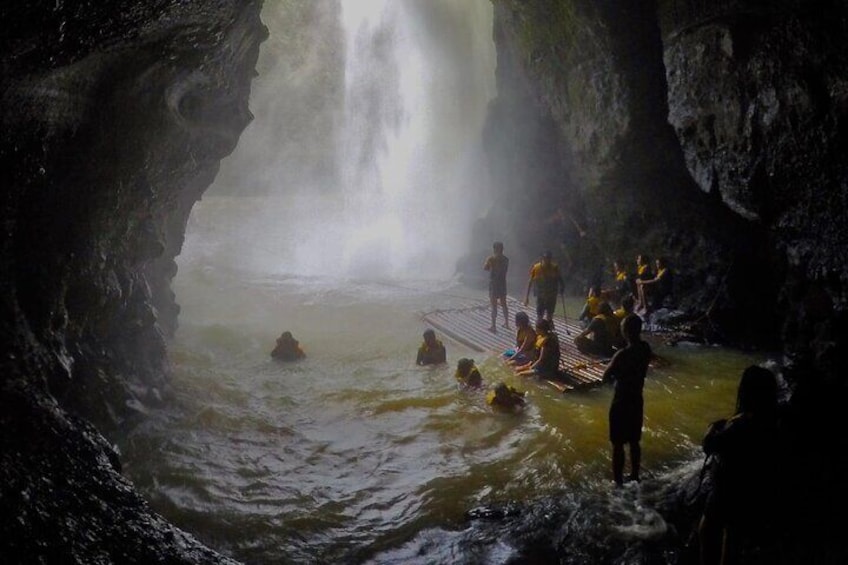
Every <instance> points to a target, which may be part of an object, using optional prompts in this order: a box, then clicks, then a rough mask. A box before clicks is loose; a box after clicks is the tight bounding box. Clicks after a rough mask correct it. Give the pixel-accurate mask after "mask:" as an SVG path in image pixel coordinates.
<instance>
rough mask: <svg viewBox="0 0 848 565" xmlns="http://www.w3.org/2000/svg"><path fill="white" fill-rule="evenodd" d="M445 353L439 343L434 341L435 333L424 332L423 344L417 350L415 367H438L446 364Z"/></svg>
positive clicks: (436, 340) (431, 331) (443, 347)
mask: <svg viewBox="0 0 848 565" xmlns="http://www.w3.org/2000/svg"><path fill="white" fill-rule="evenodd" d="M447 357H448V356H447V351H446V350H445V346H444V345H443V344H442V342H441V341H439V340H438V339H436V332H434V331H433V330H430V329H427V330H424V343H422V344H421V347H419V348H418V357H416V358H415V364H416V365H438V364H439V363H446V362H447Z"/></svg>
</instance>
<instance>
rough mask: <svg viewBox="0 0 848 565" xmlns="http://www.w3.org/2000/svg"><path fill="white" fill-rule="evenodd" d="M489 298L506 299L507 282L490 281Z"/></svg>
mask: <svg viewBox="0 0 848 565" xmlns="http://www.w3.org/2000/svg"><path fill="white" fill-rule="evenodd" d="M489 296H490V297H491V298H506V281H493V280H490V281H489Z"/></svg>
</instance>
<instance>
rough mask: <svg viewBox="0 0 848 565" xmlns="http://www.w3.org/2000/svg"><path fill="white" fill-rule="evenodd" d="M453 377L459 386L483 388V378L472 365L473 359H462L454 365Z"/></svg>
mask: <svg viewBox="0 0 848 565" xmlns="http://www.w3.org/2000/svg"><path fill="white" fill-rule="evenodd" d="M454 377H455V378H456V380H457V381H459V384H460V385H462V386H463V387H466V388H480V387H481V386H483V377H482V375H480V371H479V370H478V369H477V367H476V366H475V365H474V359H468V358H465V357H463V358H462V359H460V360H459V361H458V362H457V363H456V373H454Z"/></svg>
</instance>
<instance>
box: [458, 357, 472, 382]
mask: <svg viewBox="0 0 848 565" xmlns="http://www.w3.org/2000/svg"><path fill="white" fill-rule="evenodd" d="M472 368H474V359H468V358H466V357H463V358H462V359H460V360H459V361H457V363H456V372H457V374H459V375H461V376H463V377H466V376H468V373H470V372H471V369H472Z"/></svg>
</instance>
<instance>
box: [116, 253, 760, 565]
mask: <svg viewBox="0 0 848 565" xmlns="http://www.w3.org/2000/svg"><path fill="white" fill-rule="evenodd" d="M176 291H177V294H178V300H179V302H180V303H181V304H182V307H183V311H182V314H181V326H180V329H179V333H178V337H177V340H176V343H174V344H173V346H172V355H171V358H172V362H173V369H174V378H173V391H172V393H171V394H170V395H169V397H168V400H167V403H166V405H165V406H164V407H163V408H162V409H160V410H157V411H156V412H154V414H153V415H152V417H151V418H150V420H149V421H147V422H146V423H145V424H143V425H142V426H141V427H140V428H138V429H136V430H135V431H134V432H133V433H132V434H131V435H130V436H129V437H128V438H127V439H126V440H125V441H124V445H122V446H121V447H122V449H123V451H124V455H125V459H126V460H127V473H128V475H129V476H130V477H131V478H132V480H133V481H134V482H135V484H136V485H138V486H139V488H140V489H141V491H142V492H143V493H144V495H145V496H146V497H147V499H148V500H150V501H151V503H152V504H153V506H154V507H155V508H156V509H157V510H158V511H160V512H161V513H162V514H164V515H165V516H166V517H167V518H169V519H170V520H172V521H174V522H175V523H176V524H177V525H179V526H181V527H183V528H185V529H187V530H189V531H191V532H192V533H194V534H195V535H196V536H197V537H198V538H200V539H201V540H203V541H204V542H206V543H208V544H210V545H212V546H213V547H215V548H216V549H219V550H221V551H223V552H225V553H227V554H229V555H232V556H233V557H235V558H237V559H240V560H244V561H247V562H253V563H282V562H287V563H289V562H295V563H313V562H333V561H335V562H339V561H344V562H348V561H363V560H366V561H367V560H374V561H376V562H380V561H385V562H391V561H392V559H390V558H386V559H383V558H381V555H391V553H388V554H386V553H385V552H391V551H393V550H396V549H397V548H398V547H400V546H402V545H403V544H404V543H407V542H409V541H410V540H412V539H414V538H415V537H416V536H417V535H420V533H421V532H426V531H428V530H429V529H436V528H439V529H446V530H459V529H462V528H463V527H465V525H464V520H463V515H464V513H465V512H466V511H467V510H469V509H470V508H473V507H476V506H480V505H485V504H497V503H499V502H505V501H510V500H532V499H535V498H538V497H543V496H546V495H557V494H558V493H561V492H563V491H565V490H569V489H572V488H573V487H575V486H577V485H579V486H580V488H581V489H583V490H588V491H591V492H594V493H597V494H598V495H599V496H601V497H604V496H607V493H609V492H611V487H610V472H609V464H610V459H609V444H608V441H607V420H606V418H607V409H608V405H609V402H610V399H611V392H612V391H611V389H609V388H599V389H595V390H591V391H588V392H585V393H574V394H568V395H565V396H563V395H561V394H560V393H558V392H557V391H555V390H553V389H552V388H550V387H546V386H543V385H540V384H538V383H535V382H527V381H521V380H519V378H517V377H514V376H513V375H512V374H511V373H510V372H509V370H507V369H506V368H505V367H504V366H503V365H502V364H501V362H500V361H499V360H498V359H497V358H495V357H487V356H485V355H482V354H480V353H478V352H474V351H471V350H469V349H467V348H465V347H463V346H461V345H459V344H457V343H453V342H451V341H450V340H447V347H448V359H449V366H447V367H439V368H419V367H416V366H415V365H414V357H415V351H416V348H417V346H418V343H419V342H420V336H421V332H422V331H423V329H424V326H423V325H422V323H421V321H420V318H419V315H418V312H420V311H425V310H428V309H432V308H437V307H450V306H452V305H455V304H458V303H461V302H467V299H468V297H476V298H483V297H484V293H483V292H482V291H477V290H472V289H467V288H464V287H461V286H459V285H456V284H452V283H433V282H426V283H425V282H419V283H415V282H406V283H403V284H398V283H391V284H389V283H373V282H371V283H364V282H362V283H357V282H351V281H333V280H320V279H303V278H285V277H258V276H256V277H253V278H251V277H245V275H244V274H242V273H235V272H230V271H221V270H212V269H209V268H206V269H194V270H191V269H183V272H181V276H180V277H179V279H178V280H177V285H176ZM576 309H577V304H576V302H575V304H574V306H573V310H572V311H575V310H576ZM286 329H288V330H290V331H292V332H293V333H294V335H295V337H296V338H298V339H299V340H300V342H301V344H302V346H303V348H304V349H305V350H306V353H307V356H308V358H307V359H306V360H305V361H303V362H300V363H296V364H290V365H283V364H278V363H276V362H273V361H272V360H271V359H270V358H269V356H268V352H269V351H270V350H271V348H272V347H273V344H274V340H275V338H276V337H277V336H278V335H279V334H280V332H281V331H283V330H286ZM654 345H655V351H656V352H657V353H659V354H660V355H661V356H662V358H663V359H664V360H665V363H663V364H662V366H660V367H657V368H655V369H653V370H652V371H651V372H650V373H649V377H648V381H647V383H646V385H645V429H644V435H643V477H644V479H645V483H649V482H651V481H654V482H657V481H663V480H667V479H665V476H666V474H667V473H668V472H669V471H670V470H672V469H674V468H675V467H677V466H679V465H680V464H681V463H687V462H691V461H694V460H697V459H699V458H700V455H699V448H698V444H699V442H700V439H701V437H702V435H703V433H704V431H705V427H706V425H707V423H708V422H710V421H712V420H714V419H716V418H719V417H722V416H725V415H727V414H728V413H729V412H731V411H732V409H733V403H734V395H735V388H736V385H737V383H738V376H739V375H740V373H741V371H742V369H743V368H744V367H745V366H747V365H748V364H750V363H752V362H758V361H761V360H762V359H761V358H760V357H756V356H754V357H752V356H750V355H744V354H740V353H738V352H734V351H729V350H726V349H720V348H698V347H689V348H687V347H677V348H670V347H664V346H662V345H661V344H657V343H655V344H654ZM466 356H468V357H473V358H474V359H475V360H476V361H477V363H478V366H480V368H481V372H482V373H483V376H484V379H485V380H486V381H487V382H488V383H492V382H496V381H500V380H506V381H507V382H509V383H510V384H512V385H514V386H516V387H518V388H520V389H524V390H527V391H528V399H529V406H528V408H527V409H526V411H525V412H524V413H523V414H521V415H507V414H499V413H493V412H492V411H490V410H489V409H488V407H487V406H486V404H485V401H484V395H483V394H482V393H469V392H463V391H460V390H458V389H457V387H456V384H455V381H454V378H453V367H454V365H455V361H456V360H457V359H458V358H460V357H466ZM619 519H621V518H620V516H618V515H613V514H611V515H610V516H609V520H610V521H615V520H619ZM634 519H638V518H634V517H633V516H630V517H628V520H634ZM418 553H422V551H421V550H420V549H419V550H418ZM423 553H424V555H420V556H419V557H420V559H413V561H415V560H417V561H419V562H449V561H453V560H455V559H456V558H457V556H456V555H455V554H452V553H451V554H450V557H449V558H446V557H436V556H433V555H430V556H428V555H427V552H426V551H424V552H423ZM408 560H409V559H408V558H405V559H404V561H408Z"/></svg>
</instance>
